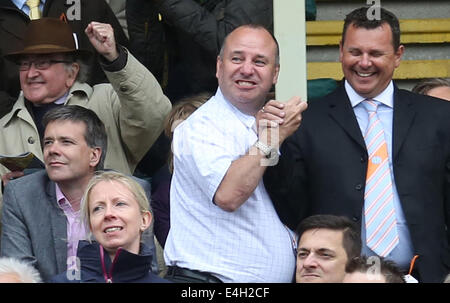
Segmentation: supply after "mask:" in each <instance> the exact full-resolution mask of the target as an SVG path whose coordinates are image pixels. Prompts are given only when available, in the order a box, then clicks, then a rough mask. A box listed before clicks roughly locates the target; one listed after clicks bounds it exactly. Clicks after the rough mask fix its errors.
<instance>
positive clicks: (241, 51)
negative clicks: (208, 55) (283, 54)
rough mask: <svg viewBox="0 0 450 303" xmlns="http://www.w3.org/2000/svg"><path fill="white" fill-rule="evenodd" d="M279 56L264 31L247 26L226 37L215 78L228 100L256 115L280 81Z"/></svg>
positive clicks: (267, 33) (268, 35)
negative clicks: (272, 88) (271, 90)
mask: <svg viewBox="0 0 450 303" xmlns="http://www.w3.org/2000/svg"><path fill="white" fill-rule="evenodd" d="M276 53H277V46H276V43H275V41H274V40H273V38H272V36H271V35H270V33H269V32H267V31H266V30H264V29H260V28H250V27H245V26H244V27H240V28H237V29H235V30H234V31H233V32H232V33H231V34H230V35H229V36H228V37H227V38H226V42H225V46H224V49H223V54H222V55H221V56H219V57H218V58H217V73H216V76H217V78H218V80H219V86H220V89H221V91H222V93H223V95H224V96H225V98H226V99H227V100H228V101H230V102H231V103H232V104H233V105H234V106H236V107H237V108H238V109H239V110H241V111H242V112H244V113H246V114H250V115H253V114H255V113H256V112H257V111H258V110H259V109H260V108H261V107H262V106H263V104H264V101H265V98H266V95H267V93H268V92H269V91H270V89H271V87H272V85H273V84H275V83H276V82H277V79H278V72H279V65H277V63H276Z"/></svg>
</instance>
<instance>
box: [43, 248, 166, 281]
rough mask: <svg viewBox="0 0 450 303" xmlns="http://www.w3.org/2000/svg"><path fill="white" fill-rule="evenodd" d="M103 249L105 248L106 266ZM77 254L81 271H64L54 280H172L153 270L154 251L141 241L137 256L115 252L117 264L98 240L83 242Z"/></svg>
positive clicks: (125, 252)
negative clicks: (158, 274)
mask: <svg viewBox="0 0 450 303" xmlns="http://www.w3.org/2000/svg"><path fill="white" fill-rule="evenodd" d="M100 249H103V265H104V267H103V265H102V255H101V254H100ZM77 257H78V258H79V261H80V263H79V264H80V267H81V271H80V272H78V273H76V272H75V271H73V272H64V273H61V274H59V275H57V276H55V277H53V278H52V279H51V280H50V282H52V283H80V282H81V283H105V282H107V281H106V280H105V279H106V278H110V279H111V282H115V283H170V282H169V281H168V280H165V279H163V278H160V277H159V276H157V275H155V274H153V273H152V271H151V263H152V252H151V250H150V249H149V248H148V247H147V246H146V245H145V244H141V247H140V252H139V254H138V255H136V254H133V253H131V252H129V251H127V250H124V249H122V250H120V251H118V252H117V253H116V257H115V260H114V263H113V262H112V260H111V258H110V257H109V255H108V253H107V252H106V250H105V249H104V248H103V247H100V245H99V244H98V243H97V242H92V243H90V242H88V241H80V242H79V244H78V251H77Z"/></svg>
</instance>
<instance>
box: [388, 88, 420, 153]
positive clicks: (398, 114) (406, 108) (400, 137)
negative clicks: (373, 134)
mask: <svg viewBox="0 0 450 303" xmlns="http://www.w3.org/2000/svg"><path fill="white" fill-rule="evenodd" d="M415 115H416V110H415V108H414V104H413V102H412V100H411V99H409V98H406V97H405V96H404V95H403V94H402V93H401V91H399V90H398V88H397V87H395V88H394V117H393V123H392V125H393V127H392V128H393V130H392V132H393V139H392V141H393V150H392V154H393V155H392V158H393V159H394V160H395V159H396V157H397V155H398V153H399V152H400V149H401V147H402V145H403V142H404V141H405V138H406V136H407V134H408V131H409V129H410V128H411V125H412V123H413V121H414V117H415Z"/></svg>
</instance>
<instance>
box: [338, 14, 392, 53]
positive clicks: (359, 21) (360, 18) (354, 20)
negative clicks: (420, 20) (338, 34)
mask: <svg viewBox="0 0 450 303" xmlns="http://www.w3.org/2000/svg"><path fill="white" fill-rule="evenodd" d="M369 8H370V7H368V6H365V7H360V8H357V9H355V10H353V11H352V12H350V13H349V14H348V15H347V16H346V17H345V21H344V29H343V30H342V44H344V41H345V34H346V32H347V28H348V27H349V25H352V26H354V27H357V28H359V27H363V28H365V29H374V28H377V27H380V26H381V25H383V24H385V23H387V24H388V25H389V26H390V27H391V32H392V46H393V47H394V50H395V51H397V49H398V47H399V46H400V24H399V22H398V18H397V17H396V16H395V15H394V14H393V13H391V12H390V11H388V10H386V9H384V8H382V7H380V18H379V19H375V18H374V19H373V20H369V18H368V16H367V15H368V10H369ZM375 9H378V8H375Z"/></svg>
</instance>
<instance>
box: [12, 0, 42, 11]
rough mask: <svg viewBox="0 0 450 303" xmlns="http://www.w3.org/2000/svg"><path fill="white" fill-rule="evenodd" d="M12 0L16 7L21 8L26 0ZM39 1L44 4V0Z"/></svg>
mask: <svg viewBox="0 0 450 303" xmlns="http://www.w3.org/2000/svg"><path fill="white" fill-rule="evenodd" d="M12 2H13V3H14V4H15V6H17V8H18V9H20V10H22V8H23V6H24V5H25V2H27V0H12ZM41 3H42V4H45V0H41Z"/></svg>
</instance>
